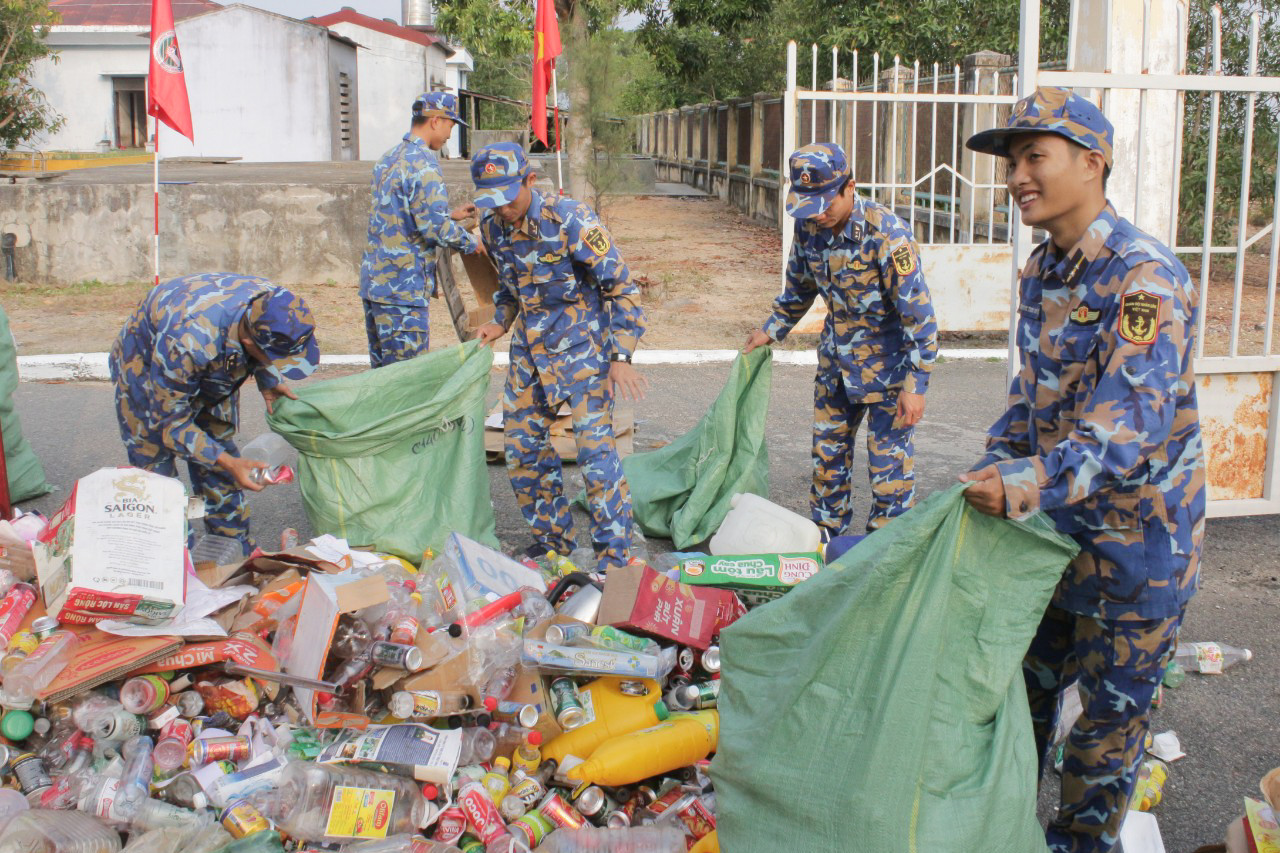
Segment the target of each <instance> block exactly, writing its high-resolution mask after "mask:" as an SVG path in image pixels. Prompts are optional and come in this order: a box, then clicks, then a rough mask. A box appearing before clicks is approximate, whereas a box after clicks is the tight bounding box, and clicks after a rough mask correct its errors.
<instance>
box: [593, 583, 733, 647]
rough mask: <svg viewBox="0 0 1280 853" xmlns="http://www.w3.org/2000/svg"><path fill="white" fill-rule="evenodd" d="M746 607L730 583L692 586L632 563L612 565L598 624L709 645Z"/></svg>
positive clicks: (601, 603)
mask: <svg viewBox="0 0 1280 853" xmlns="http://www.w3.org/2000/svg"><path fill="white" fill-rule="evenodd" d="M744 612H745V611H744V609H743V607H742V602H740V601H738V598H737V596H735V595H734V594H733V593H732V592H730V591H729V590H727V589H714V588H711V587H693V586H690V585H688V584H683V583H679V582H678V581H674V580H671V579H670V578H668V577H667V576H666V575H663V574H659V573H658V572H656V571H654V570H653V569H651V568H649V567H648V566H646V565H643V564H637V563H631V564H628V565H626V566H619V567H617V568H614V569H610V570H609V575H608V577H607V578H606V580H605V583H604V596H603V597H602V598H601V600H600V613H599V615H598V616H597V617H596V624H599V625H616V626H617V627H619V628H622V629H624V630H628V631H639V632H641V633H643V634H652V635H654V636H657V637H662V638H664V639H668V640H675V641H676V642H677V643H680V644H682V645H686V646H693V647H694V648H697V649H705V648H707V646H709V645H711V639H712V638H713V637H714V636H715V635H716V634H717V633H719V631H720V629H721V628H723V627H724V626H726V625H728V624H730V623H731V622H733V621H734V620H736V619H737V618H738V617H739V616H741V615H742V614H743V613H744Z"/></svg>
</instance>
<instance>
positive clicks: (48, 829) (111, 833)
mask: <svg viewBox="0 0 1280 853" xmlns="http://www.w3.org/2000/svg"><path fill="white" fill-rule="evenodd" d="M3 849H4V851H5V853H117V851H118V850H119V849H120V833H118V832H116V831H115V830H114V829H112V828H111V827H109V826H106V825H105V824H103V823H102V822H101V821H99V820H97V819H95V818H92V817H90V816H89V815H87V814H82V813H80V812H64V811H51V810H47V809H32V810H31V811H28V812H23V813H22V814H19V815H18V816H17V817H15V818H14V819H13V820H11V821H9V824H8V825H7V826H6V827H5V828H4V840H3Z"/></svg>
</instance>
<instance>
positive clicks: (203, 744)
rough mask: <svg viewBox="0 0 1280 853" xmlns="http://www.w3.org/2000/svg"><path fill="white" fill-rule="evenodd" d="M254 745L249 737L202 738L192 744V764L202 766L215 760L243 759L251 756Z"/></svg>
mask: <svg viewBox="0 0 1280 853" xmlns="http://www.w3.org/2000/svg"><path fill="white" fill-rule="evenodd" d="M251 749H252V745H251V744H250V742H249V739H248V738H247V737H240V736H238V735H230V736H228V737H207V738H201V739H200V740H198V741H196V742H195V743H193V744H191V766H192V767H200V766H203V765H205V764H210V763H212V762H214V761H242V760H244V759H246V758H248V757H249V753H250V751H251Z"/></svg>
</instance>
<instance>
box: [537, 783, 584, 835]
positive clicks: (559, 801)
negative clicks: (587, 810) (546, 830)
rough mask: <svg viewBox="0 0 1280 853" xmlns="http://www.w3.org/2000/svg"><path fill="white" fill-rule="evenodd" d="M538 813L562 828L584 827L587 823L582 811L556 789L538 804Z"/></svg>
mask: <svg viewBox="0 0 1280 853" xmlns="http://www.w3.org/2000/svg"><path fill="white" fill-rule="evenodd" d="M538 814H540V815H542V816H543V817H545V818H546V819H547V820H549V821H551V822H552V823H554V824H555V825H556V826H558V827H560V828H561V829H582V827H584V826H586V825H587V819H586V818H585V817H583V816H582V813H581V812H579V811H578V810H577V809H575V808H574V807H573V806H572V805H570V803H569V801H568V800H566V799H565V798H564V797H562V796H560V795H559V794H557V793H556V792H555V791H551V792H550V793H548V794H547V795H546V796H545V797H544V798H543V799H542V802H541V803H539V804H538Z"/></svg>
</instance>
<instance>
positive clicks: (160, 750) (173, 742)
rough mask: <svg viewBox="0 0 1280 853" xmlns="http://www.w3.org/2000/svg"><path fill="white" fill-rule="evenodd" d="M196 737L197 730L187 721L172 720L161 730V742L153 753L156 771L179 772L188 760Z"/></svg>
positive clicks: (180, 719) (157, 742) (157, 743)
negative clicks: (189, 750)
mask: <svg viewBox="0 0 1280 853" xmlns="http://www.w3.org/2000/svg"><path fill="white" fill-rule="evenodd" d="M194 737H195V729H193V728H192V726H191V724H190V723H188V722H187V721H186V720H184V719H182V718H181V717H179V718H178V719H176V720H170V721H169V722H168V723H167V724H166V725H165V727H164V728H163V729H161V730H160V740H158V741H156V748H155V749H154V750H152V751H151V758H152V760H153V761H154V762H155V765H156V769H157V770H161V771H163V772H165V773H169V772H172V771H174V770H177V769H178V768H179V767H181V766H182V763H183V761H185V760H186V758H187V747H188V746H189V745H190V744H191V740H192V738H194Z"/></svg>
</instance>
